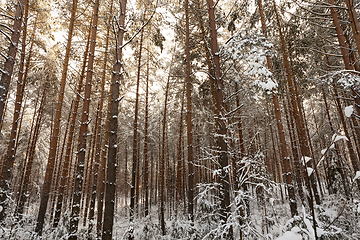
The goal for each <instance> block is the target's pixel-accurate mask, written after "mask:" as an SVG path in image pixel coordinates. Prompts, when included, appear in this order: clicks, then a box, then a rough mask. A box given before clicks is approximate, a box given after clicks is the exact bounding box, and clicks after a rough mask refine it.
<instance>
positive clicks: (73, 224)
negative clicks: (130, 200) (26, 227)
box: [69, 0, 100, 240]
mask: <svg viewBox="0 0 360 240" xmlns="http://www.w3.org/2000/svg"><path fill="white" fill-rule="evenodd" d="M99 6H100V1H99V0H96V1H95V5H94V10H93V19H92V25H91V40H90V49H89V60H88V65H87V73H86V83H85V92H84V102H83V113H82V116H81V125H80V131H79V140H78V141H79V145H78V156H77V158H78V163H77V168H76V177H75V187H74V196H73V205H72V209H71V217H70V238H69V239H70V240H75V239H77V236H76V232H77V228H78V224H79V218H80V216H79V214H80V201H81V190H82V185H83V181H84V165H85V154H86V140H87V128H88V124H89V121H88V119H89V111H90V100H91V99H90V95H91V82H92V77H93V73H94V70H93V66H94V58H95V46H96V32H97V24H98V13H99Z"/></svg>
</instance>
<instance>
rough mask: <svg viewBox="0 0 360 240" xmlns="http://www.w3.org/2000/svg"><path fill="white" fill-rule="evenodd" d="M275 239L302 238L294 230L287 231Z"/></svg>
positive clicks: (296, 239)
mask: <svg viewBox="0 0 360 240" xmlns="http://www.w3.org/2000/svg"><path fill="white" fill-rule="evenodd" d="M275 240H301V235H299V234H296V233H293V232H286V233H285V234H284V235H283V236H281V237H279V238H277V239H275Z"/></svg>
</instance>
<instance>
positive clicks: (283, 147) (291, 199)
mask: <svg viewBox="0 0 360 240" xmlns="http://www.w3.org/2000/svg"><path fill="white" fill-rule="evenodd" d="M258 5H259V10H260V17H261V26H262V31H263V34H264V35H265V36H267V31H266V25H265V18H264V13H263V8H262V2H261V0H258ZM266 60H267V66H268V68H269V70H270V71H271V72H273V71H274V70H273V67H272V61H271V58H270V56H267V57H266ZM271 93H272V98H273V105H274V113H275V118H276V124H277V129H278V134H279V140H280V150H281V157H282V159H283V160H282V161H283V164H284V171H285V172H284V175H285V179H286V184H287V187H288V192H289V204H290V211H291V216H292V217H293V216H295V215H297V214H298V212H297V206H296V197H295V190H294V186H293V183H292V182H293V181H292V179H293V177H292V171H291V167H290V157H289V153H288V148H287V144H286V139H285V132H284V127H283V124H282V119H281V112H280V104H279V98H278V96H277V93H276V91H275V90H274V89H272V91H271Z"/></svg>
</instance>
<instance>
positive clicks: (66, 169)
mask: <svg viewBox="0 0 360 240" xmlns="http://www.w3.org/2000/svg"><path fill="white" fill-rule="evenodd" d="M90 35H91V28H90V30H89V34H88V38H87V42H86V47H85V52H84V59H83V63H82V68H81V73H80V77H79V82H78V85H77V90H76V97H75V102H74V107H73V109H72V112H71V113H70V114H71V122H70V129H69V134H68V137H67V142H66V150H65V157H64V163H63V168H62V171H61V177H60V185H59V190H58V198H57V203H56V209H55V217H54V222H53V227H54V228H56V227H57V225H58V223H59V221H60V216H61V209H62V206H63V201H66V198H65V200H64V196H66V195H65V189H66V186H68V187H69V184H67V182H68V181H67V180H68V178H69V176H71V175H70V172H71V171H70V169H71V163H70V161H71V156H72V154H71V152H72V146H73V142H74V134H75V124H76V117H77V114H78V109H79V103H80V97H81V91H82V90H81V89H82V86H83V81H84V77H85V69H86V63H87V56H88V53H89V45H90Z"/></svg>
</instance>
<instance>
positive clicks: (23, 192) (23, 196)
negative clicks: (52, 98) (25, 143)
mask: <svg viewBox="0 0 360 240" xmlns="http://www.w3.org/2000/svg"><path fill="white" fill-rule="evenodd" d="M47 86H48V79H47V81H46V83H45V85H44V90H43V93H42V97H41V101H40V106H39V109H38V111H37V112H38V114H37V118H36V123H35V127H34V134H33V137H32V141H31V144H30V148H29V154H28V155H27V159H26V160H27V163H26V168H25V171H24V177H23V181H22V182H21V189H20V191H19V196H20V198H19V202H18V204H17V206H16V209H15V214H16V215H18V216H19V217H21V216H22V214H23V212H24V206H25V203H26V202H27V200H28V197H29V195H30V194H29V193H30V192H29V185H30V182H31V181H30V176H31V171H32V167H33V163H34V158H35V148H36V143H37V141H38V138H39V134H40V127H41V120H42V117H43V110H44V106H45V98H46V91H47Z"/></svg>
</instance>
